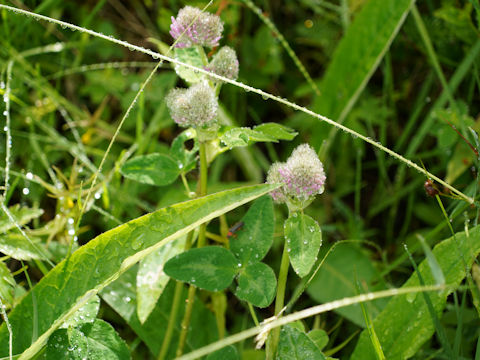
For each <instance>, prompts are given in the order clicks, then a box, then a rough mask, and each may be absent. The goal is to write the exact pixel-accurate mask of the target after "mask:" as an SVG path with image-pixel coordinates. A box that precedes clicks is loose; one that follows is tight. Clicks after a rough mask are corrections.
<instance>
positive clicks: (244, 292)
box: [235, 263, 277, 308]
mask: <svg viewBox="0 0 480 360" xmlns="http://www.w3.org/2000/svg"><path fill="white" fill-rule="evenodd" d="M237 280H238V287H237V289H236V290H235V296H236V297H238V298H239V299H240V300H245V301H248V302H249V303H250V304H252V305H254V306H257V307H260V308H264V307H267V306H268V305H270V304H271V303H272V301H273V299H274V298H275V290H276V288H277V279H276V277H275V273H274V272H273V270H272V269H271V268H270V267H269V266H268V265H266V264H264V263H255V264H251V265H248V266H247V267H246V268H245V269H242V271H241V272H240V275H239V276H238V279H237Z"/></svg>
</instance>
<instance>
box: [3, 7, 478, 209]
mask: <svg viewBox="0 0 480 360" xmlns="http://www.w3.org/2000/svg"><path fill="white" fill-rule="evenodd" d="M405 1H406V0H399V1H398V3H403V2H405ZM409 1H411V2H413V0H409ZM377 2H378V0H375V1H371V2H369V3H368V4H370V3H377ZM389 4H397V2H396V1H395V2H393V1H392V2H389ZM379 6H380V5H379ZM392 6H393V5H392ZM0 9H6V10H9V11H12V12H14V13H18V14H21V15H26V16H31V17H34V18H37V19H41V20H45V21H48V22H51V23H54V24H58V25H60V26H62V27H64V28H69V29H72V30H78V31H81V32H84V33H86V34H89V35H92V36H96V37H98V38H101V39H104V40H107V41H110V42H113V43H115V44H118V45H121V46H124V47H126V48H128V49H130V50H132V51H133V50H135V51H139V52H142V53H144V54H148V55H150V56H151V57H152V58H154V59H162V60H165V61H168V62H170V63H173V64H177V65H182V66H185V67H188V68H190V69H194V70H196V71H198V72H199V73H202V74H205V75H208V76H209V77H212V78H215V79H218V80H221V81H223V82H226V83H229V84H232V85H235V86H237V87H239V88H242V89H244V90H245V91H251V92H253V93H255V94H258V95H260V96H262V98H263V99H265V100H267V99H271V100H274V101H276V102H279V103H281V104H284V105H286V106H288V107H290V108H292V109H295V110H297V111H301V112H303V113H305V114H307V115H310V116H312V117H314V118H316V119H319V120H321V121H324V122H326V123H327V124H329V125H332V126H334V127H336V128H337V129H340V130H342V131H344V132H346V133H348V134H350V135H352V136H353V137H358V138H360V139H361V140H363V141H365V142H366V143H369V144H370V145H372V146H374V147H376V148H377V149H379V150H381V151H383V152H385V153H387V154H388V155H390V156H392V157H393V158H395V159H397V160H399V161H401V162H403V163H405V164H406V165H408V166H409V167H411V168H413V169H415V170H416V171H418V172H419V173H421V174H425V175H426V176H428V177H430V178H431V179H432V180H435V181H436V182H438V183H439V184H441V185H443V186H445V187H446V188H448V189H450V190H451V191H452V192H454V193H455V194H457V195H458V196H460V197H461V198H462V199H464V200H465V201H467V202H468V203H470V204H473V203H474V199H473V198H471V197H469V196H467V195H465V194H464V193H462V192H461V191H459V190H457V189H456V188H455V187H453V186H452V185H450V184H448V183H446V182H445V181H443V180H442V179H440V178H439V177H438V176H435V175H434V174H432V173H430V172H429V171H427V170H425V169H423V168H422V167H421V166H419V165H417V164H416V163H414V162H413V161H411V160H409V159H407V158H405V157H403V156H402V155H400V154H398V153H396V152H395V151H393V150H390V149H389V148H387V147H385V146H383V145H382V144H381V143H380V142H376V141H375V140H373V139H371V138H369V137H367V136H365V135H362V134H360V133H358V132H356V131H355V130H352V129H350V128H348V127H346V126H344V125H342V124H340V123H338V122H336V121H334V120H332V119H330V118H328V117H326V116H323V115H320V114H318V113H316V112H315V111H312V110H309V109H307V108H305V107H303V106H300V105H297V104H295V103H293V102H291V101H288V100H287V99H284V98H281V97H278V96H275V95H272V94H270V93H267V92H265V91H263V90H260V89H256V88H254V87H251V86H248V85H245V84H244V83H241V82H238V81H234V80H231V79H228V78H226V77H223V76H220V75H217V74H215V73H211V72H208V71H206V70H205V69H202V68H197V67H195V66H192V65H190V64H186V63H183V62H181V61H178V60H176V59H172V58H170V57H168V56H165V55H162V54H160V53H157V52H155V51H152V50H148V49H145V48H143V47H141V46H137V45H132V44H130V43H128V42H126V41H123V40H118V39H115V38H114V37H112V36H107V35H104V34H101V33H98V32H95V31H93V30H89V29H85V28H82V27H80V26H77V25H73V24H70V23H67V22H65V21H60V20H56V19H53V18H50V17H48V16H44V15H39V14H35V13H32V12H30V11H26V10H22V9H19V8H16V7H12V6H8V5H2V4H0ZM404 16H406V13H405V14H404ZM352 27H353V25H352ZM397 30H398V29H397ZM392 38H393V37H392ZM346 71H350V72H351V69H347V70H346Z"/></svg>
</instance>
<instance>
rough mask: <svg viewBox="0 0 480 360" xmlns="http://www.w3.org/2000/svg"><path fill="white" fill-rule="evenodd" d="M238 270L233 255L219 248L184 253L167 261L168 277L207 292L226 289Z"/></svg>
mask: <svg viewBox="0 0 480 360" xmlns="http://www.w3.org/2000/svg"><path fill="white" fill-rule="evenodd" d="M238 269H239V266H238V261H237V259H235V256H233V254H232V253H231V252H230V251H229V250H227V249H225V248H222V247H220V246H207V247H204V248H199V249H198V248H197V249H191V250H188V251H185V252H184V253H181V254H180V255H177V256H175V257H173V258H171V259H170V260H168V261H167V263H166V264H165V267H164V269H163V271H165V274H167V275H168V276H170V277H172V278H174V279H176V280H180V281H184V282H187V283H189V284H192V285H195V286H197V287H199V288H200V289H205V290H208V291H220V290H223V289H225V288H227V287H228V286H229V285H230V284H231V283H232V281H233V278H234V277H235V275H236V274H237V272H238Z"/></svg>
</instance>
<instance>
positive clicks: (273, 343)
mask: <svg viewBox="0 0 480 360" xmlns="http://www.w3.org/2000/svg"><path fill="white" fill-rule="evenodd" d="M289 266H290V260H289V258H288V246H287V242H286V241H285V246H284V248H283V254H282V261H281V264H280V272H279V274H278V285H277V296H276V300H275V316H278V315H279V314H280V312H281V311H282V309H283V305H284V302H285V288H286V287H287V275H288V268H289ZM279 338H280V327H277V328H275V329H273V330H272V333H271V334H270V336H269V337H268V339H267V360H273V359H274V358H275V352H276V351H277V345H278V339H279Z"/></svg>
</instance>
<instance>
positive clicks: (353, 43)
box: [313, 0, 414, 145]
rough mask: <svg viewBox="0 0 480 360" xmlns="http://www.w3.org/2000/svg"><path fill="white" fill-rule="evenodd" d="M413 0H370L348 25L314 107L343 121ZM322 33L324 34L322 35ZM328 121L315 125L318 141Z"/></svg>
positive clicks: (316, 140) (322, 138)
mask: <svg viewBox="0 0 480 360" xmlns="http://www.w3.org/2000/svg"><path fill="white" fill-rule="evenodd" d="M413 3H414V0H395V1H385V0H370V1H367V2H365V5H364V6H363V8H362V9H361V10H360V12H359V13H358V14H356V15H355V21H353V23H352V24H351V25H350V26H349V27H348V30H347V32H346V33H345V36H344V37H343V38H342V39H341V41H340V43H339V44H338V46H337V48H336V49H335V52H334V54H333V57H332V60H331V61H330V64H329V65H328V68H327V69H326V71H325V75H324V76H323V78H322V82H321V85H320V91H321V94H322V95H321V96H317V97H315V102H314V104H313V110H314V111H315V112H317V113H319V114H322V115H325V116H327V117H329V118H331V119H334V120H335V121H337V122H340V123H342V122H343V121H344V120H345V118H346V116H347V114H348V113H349V112H350V110H351V109H352V107H353V106H354V104H355V103H356V101H357V99H358V97H359V96H360V94H361V93H362V91H363V89H364V88H365V86H366V85H367V83H368V81H369V79H370V78H371V76H372V75H373V73H374V72H375V69H377V67H378V65H379V64H380V61H381V59H382V58H383V56H384V55H385V53H386V51H387V50H388V48H389V47H390V44H391V43H392V41H393V39H394V38H395V36H396V35H397V33H398V31H399V30H400V27H401V26H402V24H403V22H404V20H405V18H406V17H407V15H408V12H409V11H410V8H411V6H412V4H413ZM319 36H321V35H319ZM329 128H330V126H329V125H327V124H322V125H320V126H318V124H317V123H316V124H315V125H314V134H315V135H314V136H313V138H315V142H316V143H317V144H318V145H320V144H321V143H322V141H323V140H324V139H327V138H328V137H329V136H330V135H329V131H327V130H328V129H329Z"/></svg>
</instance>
